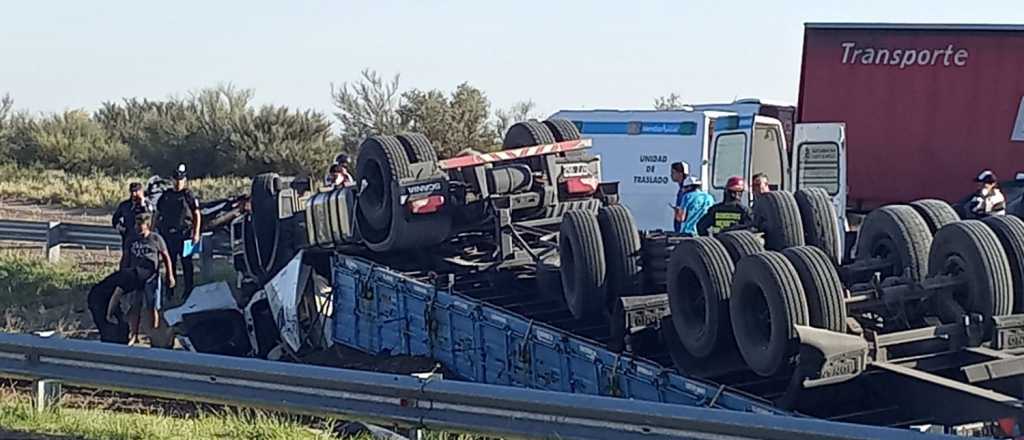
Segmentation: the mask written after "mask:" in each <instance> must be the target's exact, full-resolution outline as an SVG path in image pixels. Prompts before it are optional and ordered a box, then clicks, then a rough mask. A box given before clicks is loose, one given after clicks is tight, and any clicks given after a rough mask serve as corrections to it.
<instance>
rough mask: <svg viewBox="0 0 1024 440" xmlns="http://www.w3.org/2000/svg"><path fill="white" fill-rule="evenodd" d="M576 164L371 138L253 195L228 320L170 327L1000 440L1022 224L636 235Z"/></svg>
mask: <svg viewBox="0 0 1024 440" xmlns="http://www.w3.org/2000/svg"><path fill="white" fill-rule="evenodd" d="M588 146H589V142H588V141H587V140H585V139H580V136H579V132H578V131H577V130H576V127H575V126H573V125H572V124H571V123H568V122H566V121H559V120H549V121H545V122H543V123H541V122H536V121H531V122H524V123H519V124H516V125H514V126H513V127H512V128H511V129H510V130H509V132H508V134H507V135H506V137H505V140H504V147H505V149H504V150H503V151H499V152H494V153H486V154H468V155H464V156H459V157H454V158H451V159H446V160H438V159H437V157H436V155H435V153H434V150H433V148H432V147H431V146H430V143H429V141H428V140H427V139H426V138H425V137H423V136H422V135H417V134H406V135H400V136H395V137H390V136H376V137H371V138H369V139H367V140H366V141H364V142H363V144H362V145H361V148H360V152H359V157H358V160H357V165H356V181H355V182H354V185H352V186H350V187H346V188H323V189H316V188H313V187H312V185H310V183H309V181H303V180H292V179H288V178H282V177H280V176H277V175H273V174H267V175H261V176H257V177H256V178H254V179H253V187H252V194H251V200H252V205H251V206H252V210H251V212H250V213H249V214H248V215H246V216H244V217H241V218H238V219H236V220H235V221H234V223H233V224H232V228H231V229H232V243H233V249H234V263H235V267H236V269H237V271H238V274H239V281H238V287H239V289H240V291H241V292H242V295H241V296H242V298H241V304H244V305H245V306H244V307H238V306H237V305H236V304H238V303H236V302H235V301H234V300H227V299H223V300H221V301H219V302H218V301H216V300H213V299H211V298H216V297H217V296H216V295H213V294H211V295H206V296H205V297H204V296H203V295H196V294H194V295H193V298H192V299H190V303H189V304H186V305H185V306H183V307H182V308H180V309H178V310H175V311H168V315H169V321H173V322H172V324H174V325H176V326H177V327H178V328H179V333H180V334H181V335H182V336H181V340H182V341H183V343H184V344H185V345H186V346H188V347H190V348H192V349H195V350H198V351H207V352H216V353H222V354H232V355H243V356H244V355H249V356H260V357H271V358H275V357H284V356H288V357H295V358H302V357H303V356H304V355H305V354H308V353H311V352H323V351H325V350H331V349H333V348H337V347H345V348H348V349H356V350H359V351H362V352H365V353H368V354H371V355H377V356H402V355H412V356H423V357H429V358H431V359H434V360H437V361H438V362H440V363H442V364H444V366H445V367H446V368H447V370H448V371H451V372H453V374H455V376H456V377H457V378H461V379H465V380H474V381H482V382H487V383H495V384H506V385H518V386H528V387H534V388H542V389H551V390H560V391H566V392H577V393H590V394H602V395H612V396H623V397H629V398H638V399H647V400H656V401H666V402H676V403H681V404H689V405H703V406H710V407H722V408H728V409H734V410H744V411H759V412H773V413H793V414H796V413H801V414H808V415H811V416H816V417H822V418H827V419H831V420H836V421H843V422H853V423H865V424H876V425H888V426H902V427H907V426H917V425H943V426H947V427H950V429H952V428H953V427H959V429H961V431H958V432H963V431H962V430H963V429H966V428H964V427H965V426H975V427H981V428H982V429H984V430H987V431H986V432H988V433H993V434H997V435H1001V434H1012V433H1013V431H1014V430H1019V429H1020V428H1019V423H1020V422H1019V421H1020V420H1021V419H1020V417H1021V415H1024V414H1022V408H1021V404H1020V397H1021V396H1020V394H1021V389H1022V387H1021V385H1024V382H1021V377H1022V376H1021V373H1024V368H1022V367H1021V365H1022V363H1021V358H1020V355H1019V353H1020V352H1021V351H1022V350H1024V338H1022V337H1021V335H1024V314H1022V315H1016V314H1015V313H1019V312H1020V311H1021V309H1022V308H1024V298H1021V296H1022V295H1024V293H1022V289H1024V285H1022V283H1024V266H1022V262H1024V222H1022V221H1021V220H1020V219H1019V218H1016V217H1001V218H992V219H987V220H985V221H984V222H981V221H973V220H972V221H961V220H960V219H959V217H958V216H957V214H956V212H955V211H953V210H952V208H950V207H949V206H948V205H946V204H944V203H942V202H938V201H934V200H925V201H918V202H914V203H912V204H909V205H901V206H888V207H884V208H881V209H878V210H876V211H873V212H872V213H871V214H869V215H868V216H867V218H866V219H865V221H864V223H863V225H862V226H861V228H860V230H859V232H858V233H857V236H856V244H855V245H853V246H851V248H852V249H850V251H849V252H846V251H845V250H844V249H842V246H840V243H841V242H842V240H840V235H839V234H840V233H841V232H842V231H839V230H838V229H837V224H838V221H837V219H836V214H835V212H834V208H833V207H832V204H831V203H830V198H829V196H828V194H827V193H825V192H824V191H822V190H819V189H813V188H811V189H803V190H800V191H798V192H797V193H795V194H792V193H788V192H782V191H778V192H773V193H770V194H768V195H766V196H765V197H763V198H760V199H758V201H757V203H756V204H755V217H756V222H755V223H756V224H755V225H754V226H753V227H752V228H751V230H749V231H733V232H728V233H723V234H718V235H716V236H715V237H700V238H687V237H680V236H676V235H674V234H671V233H664V232H661V231H644V232H640V231H637V229H636V226H635V223H634V221H633V218H632V216H631V214H630V212H629V211H628V210H627V209H625V208H624V207H622V206H620V205H619V204H618V194H617V187H616V184H615V183H614V182H601V179H600V163H599V159H598V158H597V157H593V156H591V155H589V154H588V153H587V147H588ZM203 298H205V299H203ZM220 298H223V297H220ZM204 301H205V302H206V303H205V304H201V302H204ZM171 317H173V319H172V318H171Z"/></svg>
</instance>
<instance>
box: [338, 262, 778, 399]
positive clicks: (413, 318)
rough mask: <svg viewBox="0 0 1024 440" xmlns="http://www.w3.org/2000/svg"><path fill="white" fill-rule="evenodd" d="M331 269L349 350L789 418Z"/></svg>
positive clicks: (363, 267) (385, 274)
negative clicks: (416, 357) (414, 357)
mask: <svg viewBox="0 0 1024 440" xmlns="http://www.w3.org/2000/svg"><path fill="white" fill-rule="evenodd" d="M333 268H334V269H333V271H334V277H333V278H334V280H333V283H334V306H335V308H334V313H335V314H334V341H335V342H337V343H340V344H342V345H345V346H348V347H352V348H356V349H359V350H362V351H365V352H367V353H370V354H389V355H403V354H412V355H422V356H429V357H432V358H434V359H437V360H438V361H440V362H442V363H443V364H444V365H445V366H447V367H448V368H449V369H451V370H452V371H453V372H454V373H456V374H458V375H459V376H460V377H461V378H463V379H466V380H470V381H474V382H483V383H489V384H496V385H513V386H519V387H527V388H536V389H543V390H552V391H563V392H570V393H580V394H593V395H603V396H618V397H625V398H630V399H639V400H648V401H655V402H670V403H678V404H683V405H691V406H707V405H708V403H709V402H711V400H712V399H714V402H715V403H714V407H718V408H725V409H732V410H738V411H747V412H758V413H769V414H788V413H787V412H785V411H782V410H779V409H777V408H774V407H772V406H771V405H770V404H768V403H764V402H761V401H759V400H756V399H754V398H750V397H747V396H744V395H742V394H739V393H736V392H734V391H730V390H724V391H719V390H718V387H717V386H714V385H712V384H708V383H705V382H702V381H696V380H691V379H687V378H684V377H682V376H680V375H678V374H675V373H673V372H671V371H669V370H666V369H663V368H661V367H660V366H658V365H657V364H655V363H653V362H650V361H647V360H644V359H638V358H634V357H632V356H628V355H619V354H615V353H612V352H611V351H608V350H607V349H605V348H603V347H601V346H599V345H597V344H595V343H593V342H590V341H588V340H585V339H582V338H579V337H577V336H574V335H571V334H568V333H566V332H564V331H561V330H558V329H555V328H553V327H550V326H548V325H546V324H542V323H539V322H533V321H530V320H528V319H526V318H524V317H522V316H520V315H517V314H514V313H511V312H508V311H506V310H503V309H500V308H497V307H494V306H491V305H488V304H485V303H482V302H480V301H477V300H474V299H471V298H468V297H465V296H463V295H459V294H457V293H450V292H445V291H439V290H436V289H435V288H434V287H432V286H429V285H426V284H423V283H420V282H417V281H415V280H411V279H408V278H406V277H403V276H401V275H399V274H396V273H394V272H391V271H390V270H388V269H386V268H383V267H380V266H377V265H374V264H373V263H370V262H368V261H365V260H362V259H359V258H355V257H348V256H342V255H338V256H336V257H335V258H334V261H333ZM716 395H717V398H715V397H714V396H716Z"/></svg>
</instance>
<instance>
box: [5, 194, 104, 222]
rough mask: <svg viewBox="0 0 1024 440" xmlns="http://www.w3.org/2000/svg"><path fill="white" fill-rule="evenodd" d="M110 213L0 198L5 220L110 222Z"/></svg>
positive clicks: (101, 210)
mask: <svg viewBox="0 0 1024 440" xmlns="http://www.w3.org/2000/svg"><path fill="white" fill-rule="evenodd" d="M110 215H111V212H109V211H106V210H103V209H71V208H66V207H63V206H60V205H37V204H32V203H28V202H23V201H19V200H3V199H0V218H2V219H5V220H29V221H60V222H70V223H89V224H110Z"/></svg>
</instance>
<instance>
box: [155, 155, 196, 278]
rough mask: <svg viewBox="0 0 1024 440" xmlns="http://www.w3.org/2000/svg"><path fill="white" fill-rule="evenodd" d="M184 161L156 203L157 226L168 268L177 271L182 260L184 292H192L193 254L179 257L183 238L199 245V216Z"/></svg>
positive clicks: (183, 246)
mask: <svg viewBox="0 0 1024 440" xmlns="http://www.w3.org/2000/svg"><path fill="white" fill-rule="evenodd" d="M187 177H188V175H187V173H186V172H185V164H178V168H177V169H176V170H175V171H174V187H173V188H171V189H170V190H168V191H165V192H164V193H163V195H161V196H160V200H159V201H158V202H157V206H156V212H157V218H158V221H157V225H158V226H159V228H160V234H161V235H162V236H163V238H164V240H166V241H167V250H168V251H169V253H170V255H171V270H175V271H176V270H177V266H178V259H179V258H180V259H181V272H182V278H183V279H184V280H185V290H184V292H185V295H188V293H189V292H192V287H193V286H194V281H195V280H194V275H195V273H194V269H193V267H192V255H189V256H182V250H183V249H184V248H185V241H186V240H192V244H193V246H195V245H198V244H199V232H200V231H201V226H202V216H201V215H200V213H199V201H198V200H196V198H195V196H193V195H192V191H191V190H189V189H188V186H187Z"/></svg>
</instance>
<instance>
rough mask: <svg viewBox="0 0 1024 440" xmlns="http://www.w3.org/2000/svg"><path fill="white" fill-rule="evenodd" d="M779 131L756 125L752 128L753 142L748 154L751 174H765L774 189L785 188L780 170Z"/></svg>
mask: <svg viewBox="0 0 1024 440" xmlns="http://www.w3.org/2000/svg"><path fill="white" fill-rule="evenodd" d="M780 136H781V135H780V134H779V129H778V127H776V126H772V125H760V124H759V125H757V126H755V127H754V142H752V144H753V145H752V146H751V148H752V149H753V151H751V152H750V156H751V167H750V172H751V173H752V174H757V173H765V174H766V175H768V183H769V185H771V186H772V188H774V189H781V188H785V185H784V183H785V182H783V179H784V178H785V173H783V170H782V154H783V151H782V143H781V141H782V139H781V137H780Z"/></svg>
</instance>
